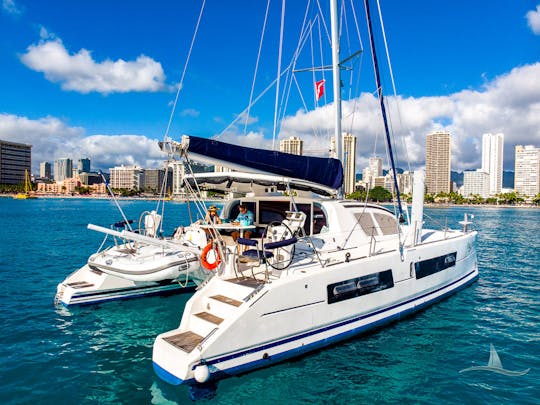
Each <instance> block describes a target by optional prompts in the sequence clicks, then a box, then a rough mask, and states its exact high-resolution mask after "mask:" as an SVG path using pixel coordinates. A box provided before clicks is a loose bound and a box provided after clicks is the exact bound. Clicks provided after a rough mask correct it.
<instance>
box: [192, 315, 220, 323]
mask: <svg viewBox="0 0 540 405" xmlns="http://www.w3.org/2000/svg"><path fill="white" fill-rule="evenodd" d="M195 316H198V317H199V318H201V319H204V320H205V321H208V322H212V323H213V324H216V325H219V324H220V323H221V322H223V318H220V317H219V316H215V315H212V314H211V313H209V312H199V313H198V314H195Z"/></svg>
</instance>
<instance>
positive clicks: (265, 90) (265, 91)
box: [214, 66, 290, 139]
mask: <svg viewBox="0 0 540 405" xmlns="http://www.w3.org/2000/svg"><path fill="white" fill-rule="evenodd" d="M289 69H290V66H287V68H286V69H285V70H284V71H283V72H282V73H281V76H283V75H284V74H285V73H287V71H288V70H289ZM276 81H277V78H276V79H274V80H273V81H272V82H271V83H270V84H269V85H268V86H266V88H265V89H264V90H263V91H262V92H261V93H260V94H259V95H258V96H257V97H256V98H255V100H253V102H252V103H251V105H254V104H255V103H257V101H259V100H260V99H261V98H262V97H263V96H264V95H265V94H266V93H267V92H268V91H269V90H270V89H271V88H272V87H274V84H275V83H276ZM248 107H249V106H248ZM248 107H246V108H245V109H244V110H243V111H242V112H240V114H238V115H237V116H236V118H235V119H234V120H232V122H231V123H230V124H229V125H227V126H226V127H225V129H224V130H223V131H221V132H220V133H219V134H218V135H217V136H216V137H215V138H214V139H219V137H220V136H221V135H223V134H224V133H225V132H226V131H227V130H228V129H229V128H231V127H232V126H233V125H234V124H236V123H237V122H238V121H239V120H241V119H242V118H243V116H244V114H245V112H246V111H247V109H248Z"/></svg>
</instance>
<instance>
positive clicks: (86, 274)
mask: <svg viewBox="0 0 540 405" xmlns="http://www.w3.org/2000/svg"><path fill="white" fill-rule="evenodd" d="M179 281H180V282H179ZM194 288H195V283H194V282H193V281H191V280H189V281H188V280H186V279H184V280H178V279H166V280H161V281H159V282H158V281H133V280H128V279H125V278H121V277H116V276H113V275H111V274H107V273H104V272H99V271H96V270H95V269H92V268H90V266H89V265H88V264H86V265H85V266H83V267H82V268H80V269H79V270H77V271H76V272H74V273H73V274H72V275H70V276H69V277H67V278H66V279H65V280H64V281H63V282H62V283H60V284H58V287H57V292H56V297H55V301H56V302H57V303H59V304H61V305H64V306H66V307H69V306H73V305H89V304H98V303H102V302H107V301H113V300H121V299H128V298H136V297H146V296H151V295H161V294H167V293H173V292H179V290H182V289H184V291H185V292H188V291H193V290H194Z"/></svg>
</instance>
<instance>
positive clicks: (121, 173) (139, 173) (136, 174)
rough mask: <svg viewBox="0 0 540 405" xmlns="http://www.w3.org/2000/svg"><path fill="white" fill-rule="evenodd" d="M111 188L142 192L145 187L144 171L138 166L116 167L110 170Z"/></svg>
mask: <svg viewBox="0 0 540 405" xmlns="http://www.w3.org/2000/svg"><path fill="white" fill-rule="evenodd" d="M109 171H110V174H111V178H110V185H111V188H122V189H127V190H141V189H142V188H143V186H144V169H143V168H142V167H138V166H124V165H122V166H116V167H112V168H110V169H109Z"/></svg>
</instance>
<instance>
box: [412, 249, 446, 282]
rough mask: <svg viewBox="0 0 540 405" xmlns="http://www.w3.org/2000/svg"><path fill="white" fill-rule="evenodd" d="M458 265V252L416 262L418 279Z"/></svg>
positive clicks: (415, 268)
mask: <svg viewBox="0 0 540 405" xmlns="http://www.w3.org/2000/svg"><path fill="white" fill-rule="evenodd" d="M455 265H456V252H453V253H449V254H447V255H444V256H439V257H434V258H433V259H428V260H422V261H421V262H417V263H415V264H414V270H415V275H416V279H420V278H424V277H427V276H430V275H432V274H435V273H438V272H439V271H443V270H446V269H448V268H450V267H453V266H455Z"/></svg>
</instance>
